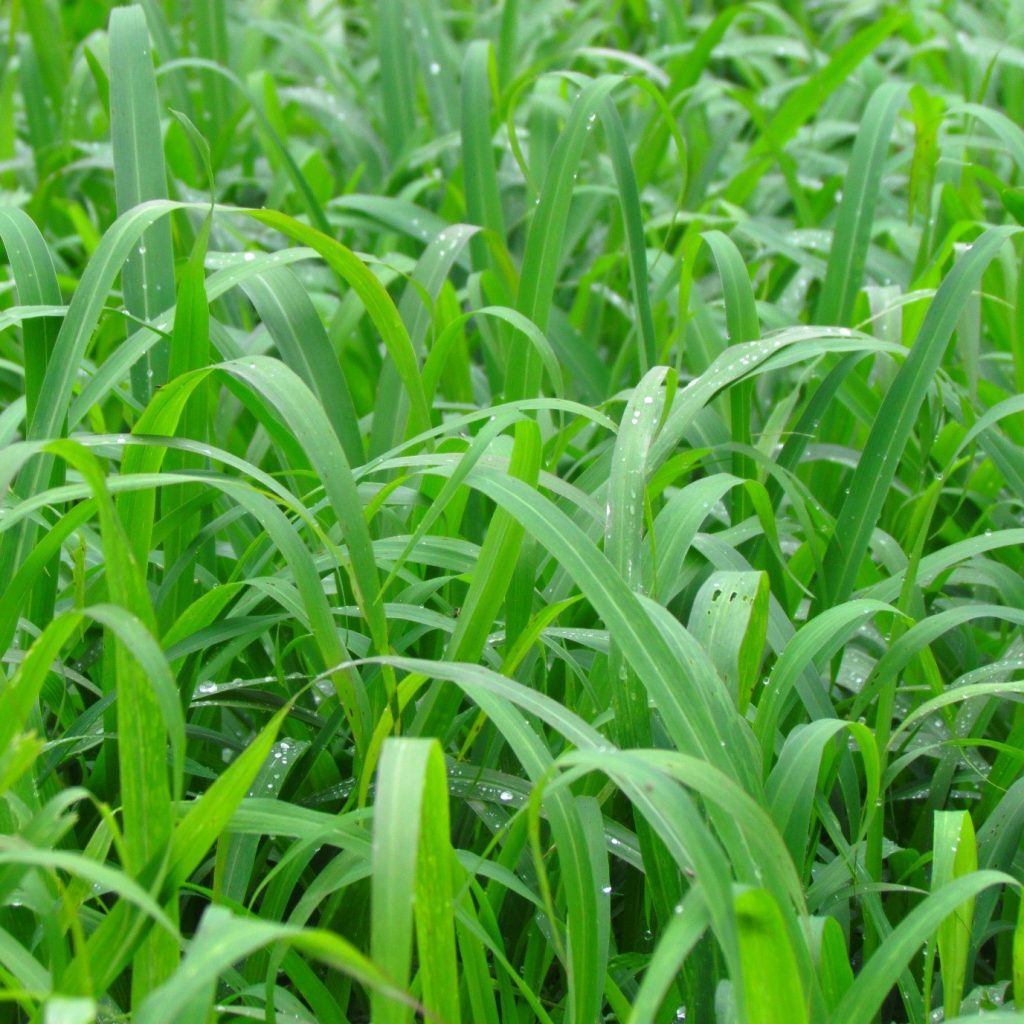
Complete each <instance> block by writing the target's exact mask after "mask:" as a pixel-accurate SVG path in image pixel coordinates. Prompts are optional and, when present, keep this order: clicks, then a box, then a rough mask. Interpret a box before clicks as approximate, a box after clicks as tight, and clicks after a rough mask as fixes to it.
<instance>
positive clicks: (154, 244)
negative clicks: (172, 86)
mask: <svg viewBox="0 0 1024 1024" xmlns="http://www.w3.org/2000/svg"><path fill="white" fill-rule="evenodd" d="M110 131H111V138H112V141H113V152H114V185H115V189H116V193H117V208H118V211H119V212H121V213H124V212H126V211H127V210H130V209H131V208H132V207H135V206H138V205H139V204H140V203H144V202H146V201H147V200H150V199H166V198H167V172H166V169H165V167H164V157H163V147H162V146H161V145H160V144H159V141H160V138H161V134H162V133H161V128H160V114H159V101H158V98H157V91H156V78H155V76H154V74H153V59H152V56H151V52H150V40H149V30H148V28H147V27H146V19H145V16H144V14H143V12H142V8H141V7H120V8H117V9H115V10H114V11H112V12H111V15H110ZM123 278H124V281H123V285H124V304H125V307H126V309H127V310H128V312H129V313H131V314H132V315H133V316H137V317H139V318H140V319H142V320H152V319H153V317H155V316H156V315H157V314H158V313H162V312H163V311H164V310H165V309H167V308H168V306H170V305H171V304H172V302H173V301H174V252H173V249H172V247H171V229H170V225H169V224H168V223H167V221H166V220H164V221H160V222H158V223H156V224H154V225H153V226H152V227H150V228H148V229H147V230H146V231H145V232H144V233H143V234H142V237H141V238H140V239H139V244H138V247H137V248H136V249H135V250H134V251H133V252H132V253H131V255H130V256H129V257H128V259H127V261H126V262H125V265H124V270H123ZM167 364H168V352H167V346H166V344H164V343H163V342H157V343H156V344H155V345H154V346H153V348H152V349H151V350H150V351H149V352H148V353H147V355H146V356H145V357H144V359H143V360H142V361H141V362H139V363H136V365H135V366H134V367H133V369H132V386H133V388H134V391H135V396H136V398H138V400H139V401H140V402H143V403H144V402H145V401H146V399H147V398H148V397H149V395H151V394H152V393H153V389H154V388H157V387H159V386H160V385H161V384H163V383H164V382H165V381H166V380H167Z"/></svg>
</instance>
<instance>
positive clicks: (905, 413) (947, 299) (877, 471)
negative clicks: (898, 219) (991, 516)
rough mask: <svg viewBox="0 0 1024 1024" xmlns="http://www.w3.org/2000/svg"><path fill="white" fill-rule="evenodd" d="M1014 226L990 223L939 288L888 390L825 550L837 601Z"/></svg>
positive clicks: (827, 586) (825, 584)
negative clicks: (949, 350)
mask: <svg viewBox="0 0 1024 1024" xmlns="http://www.w3.org/2000/svg"><path fill="white" fill-rule="evenodd" d="M1015 232H1016V229H1014V228H1010V227H999V228H990V229H989V230H988V231H986V232H985V233H984V234H983V235H982V236H981V237H980V238H979V239H978V240H977V241H976V242H975V243H974V244H973V245H972V246H971V248H970V250H969V251H968V252H967V253H966V254H965V255H964V256H963V257H961V259H960V260H959V261H958V262H957V263H956V265H955V266H954V267H953V269H952V271H951V272H950V274H949V276H948V277H947V278H946V280H945V281H944V282H943V284H942V286H941V287H940V288H939V291H938V293H937V294H936V296H935V301H934V303H933V304H932V306H931V308H930V309H929V310H928V315H927V316H926V318H925V321H924V323H923V324H922V325H921V330H920V332H919V334H918V336H917V339H916V340H915V342H914V345H913V347H912V348H911V350H910V354H909V355H908V356H907V359H906V361H905V362H904V364H903V366H902V367H901V368H900V371H899V373H898V374H897V375H896V378H895V379H894V380H893V383H892V386H891V387H890V388H889V389H888V390H887V391H886V393H885V398H884V399H883V400H882V403H881V405H880V406H879V409H878V414H877V416H876V418H875V421H874V423H873V424H872V430H871V434H870V436H869V437H868V440H867V443H866V444H865V446H864V453H863V455H862V456H861V458H860V461H859V463H858V465H857V469H856V470H855V472H854V474H853V479H852V480H851V482H850V494H849V495H848V496H847V498H846V500H845V501H844V502H843V504H842V508H841V509H840V510H839V515H838V516H837V517H836V527H835V532H834V533H833V536H832V539H831V541H830V543H829V547H828V551H827V552H826V555H825V563H824V570H825V578H824V579H823V580H822V581H821V582H822V591H823V593H824V594H827V598H826V600H827V601H828V602H830V603H831V604H833V605H835V604H840V603H842V602H843V601H845V600H846V599H847V598H848V597H849V596H850V594H851V592H852V591H853V588H854V586H855V585H856V581H857V574H858V573H859V571H860V568H861V561H862V559H863V558H864V555H865V553H866V552H867V548H868V542H869V540H870V537H871V533H872V531H873V530H874V528H875V524H876V522H877V520H878V516H879V514H880V512H881V510H882V504H883V502H884V501H885V498H886V495H887V493H888V490H889V487H890V486H891V484H892V481H893V478H894V477H895V475H896V470H897V467H898V464H899V460H900V458H901V456H902V454H903V448H904V446H905V445H906V442H907V438H908V436H909V435H910V431H911V430H912V428H913V423H914V419H915V418H916V416H917V413H918V410H919V409H920V407H921V403H922V402H923V401H924V398H925V395H926V394H927V391H928V388H929V386H930V385H931V382H932V378H933V376H934V374H935V371H936V370H937V369H938V366H939V363H940V362H941V360H942V356H943V353H944V352H945V349H946V345H947V343H948V342H949V338H950V335H951V334H952V333H953V330H954V329H955V327H956V318H957V316H958V315H959V310H960V307H961V305H962V304H963V302H964V301H965V299H966V297H967V295H968V294H969V293H970V292H971V291H972V290H973V289H974V288H975V287H977V284H978V281H979V280H980V279H981V275H982V273H983V272H984V270H985V268H986V267H987V266H988V263H989V262H990V261H991V260H992V259H993V258H994V257H995V255H996V253H997V251H998V250H999V248H1000V246H1002V245H1003V243H1004V242H1006V240H1007V239H1008V238H1010V237H1011V236H1012V235H1013V234H1015Z"/></svg>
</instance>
